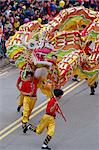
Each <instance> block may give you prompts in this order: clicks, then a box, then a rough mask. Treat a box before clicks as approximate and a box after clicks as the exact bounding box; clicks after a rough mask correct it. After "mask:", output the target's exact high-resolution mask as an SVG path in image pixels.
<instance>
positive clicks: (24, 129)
mask: <svg viewBox="0 0 99 150" xmlns="http://www.w3.org/2000/svg"><path fill="white" fill-rule="evenodd" d="M22 128H23V133H26V131H27V130H28V129H27V125H26V123H24V124H22Z"/></svg>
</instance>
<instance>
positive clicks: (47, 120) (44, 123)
mask: <svg viewBox="0 0 99 150" xmlns="http://www.w3.org/2000/svg"><path fill="white" fill-rule="evenodd" d="M45 128H46V129H47V135H49V136H51V137H52V136H53V135H54V131H55V118H54V117H53V116H50V115H47V114H45V115H44V116H43V117H42V119H41V121H40V123H39V125H38V126H37V128H36V133H37V134H41V133H42V132H43V131H44V129H45Z"/></svg>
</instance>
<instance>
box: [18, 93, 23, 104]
mask: <svg viewBox="0 0 99 150" xmlns="http://www.w3.org/2000/svg"><path fill="white" fill-rule="evenodd" d="M23 99H24V95H23V94H20V99H19V102H18V106H20V107H22V106H23Z"/></svg>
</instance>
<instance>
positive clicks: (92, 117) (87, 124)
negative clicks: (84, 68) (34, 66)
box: [0, 68, 99, 150]
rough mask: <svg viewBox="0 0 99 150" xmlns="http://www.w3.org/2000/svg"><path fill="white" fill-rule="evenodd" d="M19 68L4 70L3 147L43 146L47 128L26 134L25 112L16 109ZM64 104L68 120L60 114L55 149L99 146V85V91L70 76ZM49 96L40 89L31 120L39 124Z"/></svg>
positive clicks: (32, 149)
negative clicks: (23, 114)
mask: <svg viewBox="0 0 99 150" xmlns="http://www.w3.org/2000/svg"><path fill="white" fill-rule="evenodd" d="M18 75H19V72H18V69H15V68H9V69H8V70H6V69H5V70H4V71H2V72H0V150H40V149H41V145H42V143H43V140H44V139H45V136H46V132H44V133H43V134H41V135H39V136H38V135H36V134H35V133H33V132H31V131H28V132H27V133H26V134H23V132H22V127H21V118H20V117H21V112H20V113H18V112H17V111H16V108H17V102H18V99H17V97H18V95H19V92H18V90H17V89H16V80H17V77H18ZM64 91H65V92H64V96H63V97H62V99H61V102H60V106H61V109H62V110H63V112H64V114H65V116H66V118H67V122H66V123H65V121H64V120H63V118H62V117H61V116H60V115H58V114H57V117H56V130H55V135H54V137H53V138H52V140H51V142H50V143H49V147H51V148H52V150H99V86H98V88H97V89H96V93H95V95H94V96H93V95H89V93H90V90H89V88H88V87H87V84H86V83H85V82H84V81H81V82H80V83H76V82H73V81H72V80H70V81H69V82H68V83H67V84H66V86H65V87H64ZM46 100H47V98H46V96H44V95H43V94H42V93H41V92H40V90H38V101H37V103H36V106H35V109H34V112H33V113H32V116H31V119H30V121H29V122H30V123H34V124H36V125H37V124H38V123H39V121H40V118H41V117H42V116H43V114H44V112H45V107H46V103H47V101H46Z"/></svg>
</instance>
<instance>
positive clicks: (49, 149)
mask: <svg viewBox="0 0 99 150" xmlns="http://www.w3.org/2000/svg"><path fill="white" fill-rule="evenodd" d="M42 149H48V150H51V148H50V147H48V145H47V146H46V147H43V146H42Z"/></svg>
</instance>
